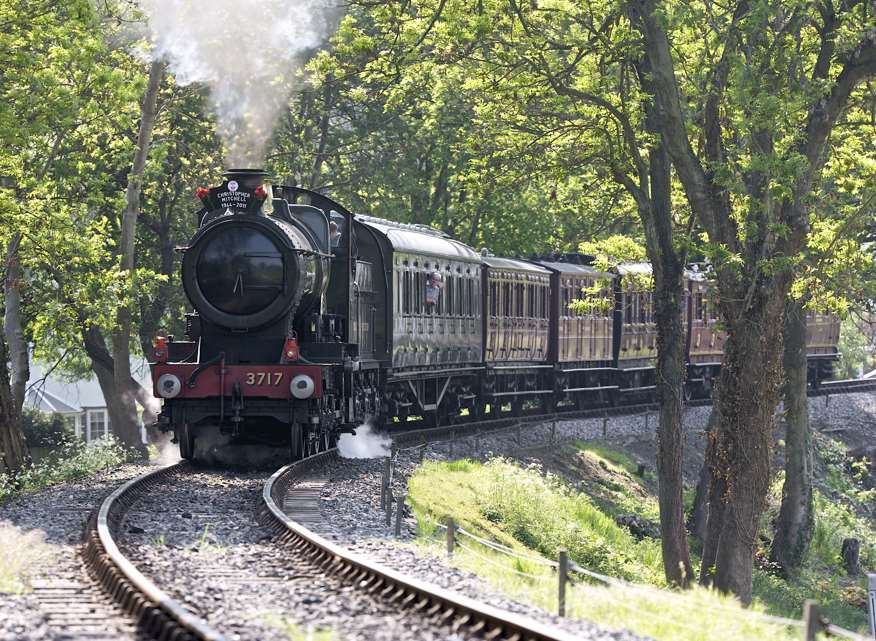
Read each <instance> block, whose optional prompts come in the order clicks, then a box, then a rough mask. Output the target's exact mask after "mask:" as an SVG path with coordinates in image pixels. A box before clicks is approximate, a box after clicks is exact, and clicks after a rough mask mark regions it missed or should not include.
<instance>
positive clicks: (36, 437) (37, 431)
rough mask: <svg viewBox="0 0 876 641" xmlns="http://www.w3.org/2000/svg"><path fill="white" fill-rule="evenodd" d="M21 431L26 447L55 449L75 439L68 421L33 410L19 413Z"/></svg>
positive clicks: (62, 417)
mask: <svg viewBox="0 0 876 641" xmlns="http://www.w3.org/2000/svg"><path fill="white" fill-rule="evenodd" d="M21 431H22V432H23V433H24V439H25V441H26V442H27V446H28V447H48V448H56V447H58V446H60V445H61V444H62V443H65V442H69V441H73V439H74V438H76V436H75V432H74V430H73V426H72V425H71V424H70V420H69V419H67V418H65V417H64V416H61V415H60V414H58V413H54V414H46V413H45V412H41V411H39V410H37V409H33V408H25V409H24V411H23V412H22V413H21Z"/></svg>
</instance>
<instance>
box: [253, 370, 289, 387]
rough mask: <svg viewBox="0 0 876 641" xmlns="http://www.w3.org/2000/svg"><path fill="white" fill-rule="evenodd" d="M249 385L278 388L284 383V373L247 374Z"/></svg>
mask: <svg viewBox="0 0 876 641" xmlns="http://www.w3.org/2000/svg"><path fill="white" fill-rule="evenodd" d="M244 376H245V377H246V378H245V380H246V384H247V385H272V386H277V385H279V384H280V383H281V382H282V381H283V372H246V373H245V374H244Z"/></svg>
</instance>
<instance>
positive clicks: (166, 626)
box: [84, 463, 225, 641]
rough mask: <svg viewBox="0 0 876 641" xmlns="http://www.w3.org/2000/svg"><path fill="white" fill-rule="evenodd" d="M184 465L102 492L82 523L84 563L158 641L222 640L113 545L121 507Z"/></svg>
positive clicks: (169, 467) (221, 637) (142, 627)
mask: <svg viewBox="0 0 876 641" xmlns="http://www.w3.org/2000/svg"><path fill="white" fill-rule="evenodd" d="M187 465H188V464H187V463H177V464H176V465H170V466H167V467H162V468H158V469H156V470H153V471H150V472H147V473H146V474H143V475H141V476H138V477H137V478H135V479H132V480H130V481H128V482H127V483H125V484H124V485H122V486H121V487H119V488H118V489H116V490H115V491H114V492H113V493H112V494H110V495H109V496H108V497H106V499H104V501H103V504H101V506H100V509H99V510H98V511H97V513H96V514H94V515H92V517H91V519H90V520H89V523H88V526H87V527H86V531H85V550H84V555H85V562H86V565H87V566H88V568H89V570H90V572H91V573H92V576H94V578H95V579H97V580H98V581H99V582H100V584H101V585H102V586H103V587H104V589H105V590H106V591H107V592H108V593H109V594H110V595H111V596H112V597H113V599H114V600H115V601H116V602H117V603H118V604H119V605H120V606H121V607H122V608H123V609H124V610H125V611H126V612H127V613H128V614H130V615H131V616H132V617H134V618H135V619H136V621H137V627H138V629H140V630H142V631H143V632H146V633H147V634H148V635H149V636H151V637H153V638H155V639H161V640H162V641H163V640H165V639H167V640H172V641H189V640H196V639H200V640H203V641H225V637H224V636H223V635H222V634H221V633H220V632H218V631H216V630H213V629H212V628H210V627H209V626H208V625H207V624H206V623H204V621H203V620H202V619H200V618H198V617H196V616H195V615H193V614H192V613H191V612H189V611H188V610H187V609H186V608H185V607H183V606H182V604H181V603H179V602H178V601H176V600H174V599H172V598H171V597H170V596H168V595H167V594H166V593H165V592H164V591H162V590H161V589H160V588H159V587H158V586H156V585H155V584H154V583H153V582H152V581H150V580H149V579H148V578H146V576H144V575H143V573H142V572H140V571H139V570H138V569H137V568H136V567H134V565H133V564H132V563H131V562H130V561H129V560H128V559H127V558H126V557H125V556H124V555H123V554H122V553H121V552H120V551H119V548H118V545H117V544H116V539H117V538H118V529H119V525H120V523H121V520H122V517H123V516H124V513H125V510H126V509H127V508H128V507H129V506H130V505H131V504H132V503H133V502H134V501H136V500H137V497H138V496H139V495H140V494H141V493H142V492H144V491H145V490H146V489H148V488H149V486H151V485H153V484H154V483H157V482H158V481H160V480H161V479H162V478H164V477H166V476H168V475H170V474H172V473H174V472H175V471H177V470H179V469H181V468H184V467H187Z"/></svg>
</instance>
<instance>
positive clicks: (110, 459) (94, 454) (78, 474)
mask: <svg viewBox="0 0 876 641" xmlns="http://www.w3.org/2000/svg"><path fill="white" fill-rule="evenodd" d="M133 455H135V453H133V452H129V451H128V450H126V449H125V448H124V447H122V445H121V444H120V443H119V442H118V441H117V440H116V439H115V438H114V437H112V436H109V437H107V438H105V439H100V440H99V441H97V442H95V443H91V444H89V445H85V444H84V443H83V442H82V441H79V440H74V441H66V442H63V443H61V444H60V445H58V446H57V447H56V449H55V450H54V451H53V452H52V453H51V455H50V456H48V457H47V458H46V459H44V460H43V461H40V462H39V463H38V464H36V465H34V466H32V467H31V468H29V469H27V470H25V471H24V472H23V473H21V474H19V475H18V476H17V477H16V478H14V479H13V478H11V477H10V476H9V475H7V474H0V502H2V501H5V500H8V499H9V498H11V497H14V496H16V495H18V494H21V493H26V492H34V491H37V490H41V489H44V488H47V487H49V486H51V485H55V484H57V483H63V482H64V481H72V480H74V479H78V478H82V477H84V476H88V475H90V474H94V473H95V472H98V471H100V470H105V469H109V468H112V467H116V466H117V465H120V464H121V463H124V462H125V461H128V460H130V459H131V458H132V456H133Z"/></svg>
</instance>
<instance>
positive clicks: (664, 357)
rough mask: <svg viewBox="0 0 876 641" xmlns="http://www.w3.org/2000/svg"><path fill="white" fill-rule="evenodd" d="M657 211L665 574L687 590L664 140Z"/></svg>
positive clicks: (654, 251)
mask: <svg viewBox="0 0 876 641" xmlns="http://www.w3.org/2000/svg"><path fill="white" fill-rule="evenodd" d="M649 165H650V172H649V173H650V179H651V180H650V183H651V212H650V220H649V221H648V223H647V224H646V227H649V229H648V230H647V231H646V235H648V236H650V237H652V239H653V242H649V243H648V246H649V252H648V253H649V258H650V259H651V262H652V265H653V270H654V303H655V310H654V311H655V317H656V325H657V372H656V375H657V400H658V402H659V406H660V408H659V424H658V426H657V476H658V481H659V491H658V499H659V506H660V541H661V546H662V550H663V570H664V572H665V574H666V580H667V582H668V583H669V584H670V585H678V586H682V587H687V586H688V585H689V584H690V579H691V576H692V574H693V570H692V569H691V563H690V552H689V550H688V544H687V531H686V530H685V527H684V492H683V491H684V477H683V473H682V460H683V453H684V432H683V415H682V413H683V411H684V407H683V399H684V380H685V378H686V376H685V374H686V372H685V364H684V352H685V334H684V324H683V321H682V313H683V308H684V266H683V263H682V261H681V260H680V259H679V257H678V255H677V254H676V252H675V248H674V245H673V243H672V236H673V234H672V232H673V229H672V212H671V201H670V183H669V168H670V164H669V156H668V155H667V154H666V149H665V148H664V146H663V144H662V142H661V141H660V140H658V142H657V143H656V144H655V145H654V147H653V148H652V149H651V150H650V153H649Z"/></svg>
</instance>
